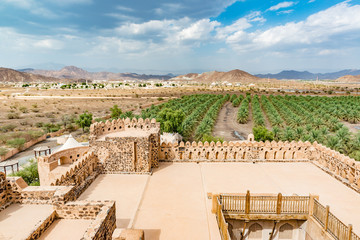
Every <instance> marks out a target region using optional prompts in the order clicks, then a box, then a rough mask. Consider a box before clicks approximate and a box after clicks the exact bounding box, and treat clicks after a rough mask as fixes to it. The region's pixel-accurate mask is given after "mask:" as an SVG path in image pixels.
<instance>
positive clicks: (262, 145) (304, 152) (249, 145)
mask: <svg viewBox="0 0 360 240" xmlns="http://www.w3.org/2000/svg"><path fill="white" fill-rule="evenodd" d="M312 151H313V146H312V144H311V143H310V142H294V141H293V142H281V141H280V142H275V141H272V142H269V141H266V142H255V141H238V142H223V143H221V142H217V143H215V142H211V143H208V142H205V143H202V142H192V143H190V142H185V143H184V142H180V143H179V144H178V143H175V144H171V143H168V144H166V143H162V145H161V148H160V154H159V159H160V160H161V161H206V162H218V161H246V160H268V161H293V160H307V159H308V156H309V155H311V154H312Z"/></svg>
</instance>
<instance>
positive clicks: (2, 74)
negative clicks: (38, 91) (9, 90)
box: [0, 68, 59, 83]
mask: <svg viewBox="0 0 360 240" xmlns="http://www.w3.org/2000/svg"><path fill="white" fill-rule="evenodd" d="M56 81H59V79H56V78H53V77H46V76H42V75H37V74H32V73H26V72H19V71H16V70H14V69H10V68H0V83H19V82H20V83H21V82H29V83H30V82H39V83H40V82H56Z"/></svg>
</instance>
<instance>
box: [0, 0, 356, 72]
mask: <svg viewBox="0 0 360 240" xmlns="http://www.w3.org/2000/svg"><path fill="white" fill-rule="evenodd" d="M358 56H360V0H348V1H335V0H297V1H272V0H268V1H264V0H240V1H236V0H178V1H170V0H157V1H149V0H105V1H104V0H61V1H59V0H1V1H0V66H2V67H10V68H22V67H36V68H59V67H61V65H75V66H79V67H82V68H85V69H87V70H93V71H95V70H96V71H98V70H112V71H133V72H142V73H168V72H173V73H187V72H202V71H211V70H219V71H228V70H232V69H235V68H237V69H242V70H245V71H248V72H250V73H266V72H272V73H274V72H278V71H280V70H284V69H295V70H309V71H313V72H326V71H336V70H340V69H349V68H350V69H351V68H360V65H359V64H360V58H359V57H358Z"/></svg>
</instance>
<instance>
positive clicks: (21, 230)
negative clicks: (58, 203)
mask: <svg viewBox="0 0 360 240" xmlns="http://www.w3.org/2000/svg"><path fill="white" fill-rule="evenodd" d="M53 211H54V210H53V207H52V206H51V205H27V204H12V205H10V206H9V207H7V208H6V209H5V210H3V211H1V212H0V240H17V239H26V238H27V237H28V236H30V234H31V233H32V232H33V231H34V230H35V226H36V224H37V223H38V222H39V221H42V220H45V219H46V218H47V217H49V216H50V215H51V213H52V212H53Z"/></svg>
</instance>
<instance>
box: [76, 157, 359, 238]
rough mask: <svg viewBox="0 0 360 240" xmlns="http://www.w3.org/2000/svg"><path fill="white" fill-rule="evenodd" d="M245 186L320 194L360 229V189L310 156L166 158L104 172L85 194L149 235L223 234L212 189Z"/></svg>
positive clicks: (220, 190)
mask: <svg viewBox="0 0 360 240" xmlns="http://www.w3.org/2000/svg"><path fill="white" fill-rule="evenodd" d="M147 181H148V183H146V182H147ZM246 190H250V191H251V192H252V193H278V192H281V193H283V194H284V195H285V194H286V195H292V194H296V195H309V194H310V193H313V194H317V195H319V196H320V202H321V203H322V204H324V205H330V207H331V211H332V212H333V213H334V214H335V215H336V216H337V217H338V218H340V219H341V220H342V221H343V222H344V223H346V224H349V223H352V224H353V227H354V232H355V233H357V234H359V233H360V225H359V223H360V217H359V216H360V205H359V202H360V195H359V194H358V193H356V192H355V191H353V190H352V189H350V188H348V187H346V186H345V185H344V184H342V183H341V182H339V181H337V180H336V179H335V178H333V177H331V176H330V175H328V174H327V173H325V172H323V171H322V170H320V169H319V168H318V167H316V166H315V165H313V164H311V163H307V162H302V163H301V162H298V163H255V164H253V163H199V164H196V163H161V164H160V167H159V168H158V169H155V170H154V173H153V175H152V176H148V175H126V174H123V175H121V174H116V175H101V176H99V177H98V179H97V180H96V181H95V182H94V183H93V184H92V185H91V186H90V187H89V188H88V189H87V190H86V191H85V192H84V193H83V194H82V195H81V197H80V200H85V199H99V200H100V199H101V200H105V199H108V200H116V208H117V212H116V216H117V224H118V226H117V227H118V228H119V227H120V228H122V227H124V228H126V227H127V226H128V227H133V228H136V229H144V230H145V236H146V239H220V235H219V230H218V225H217V223H216V219H215V215H214V214H212V213H211V204H212V203H211V200H210V199H208V198H207V193H208V192H213V193H245V192H246Z"/></svg>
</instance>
